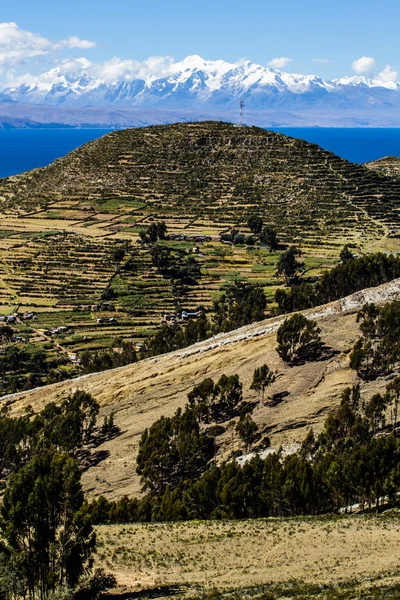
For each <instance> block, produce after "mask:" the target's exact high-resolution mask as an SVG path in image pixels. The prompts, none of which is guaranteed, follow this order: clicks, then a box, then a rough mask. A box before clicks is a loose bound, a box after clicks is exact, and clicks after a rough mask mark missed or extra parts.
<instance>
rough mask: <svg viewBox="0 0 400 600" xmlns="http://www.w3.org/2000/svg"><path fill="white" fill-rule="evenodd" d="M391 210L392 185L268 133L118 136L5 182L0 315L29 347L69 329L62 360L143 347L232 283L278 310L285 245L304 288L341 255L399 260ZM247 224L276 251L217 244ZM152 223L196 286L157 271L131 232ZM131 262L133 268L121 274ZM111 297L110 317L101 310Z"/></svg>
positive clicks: (0, 189)
mask: <svg viewBox="0 0 400 600" xmlns="http://www.w3.org/2000/svg"><path fill="white" fill-rule="evenodd" d="M399 207H400V181H399V180H397V179H393V178H389V177H387V176H385V175H382V174H381V173H380V172H378V171H376V172H375V171H373V170H371V169H366V168H365V167H363V166H360V165H353V164H351V163H349V162H347V161H345V160H342V159H340V158H339V157H337V156H335V155H333V154H331V153H329V152H325V151H324V150H322V149H321V148H319V147H318V146H315V145H312V144H309V143H307V142H303V141H301V140H295V139H292V138H288V137H285V136H283V135H281V134H277V133H273V132H268V131H264V130H262V129H257V128H253V127H252V128H249V127H243V128H238V127H234V126H232V125H230V124H225V123H216V122H208V123H196V124H178V125H171V126H156V127H150V128H144V129H136V130H125V131H118V132H113V133H111V134H108V135H107V136H105V137H104V138H101V139H99V140H96V141H94V142H91V143H89V144H86V145H85V146H83V147H82V148H80V149H78V150H75V151H74V152H72V153H71V154H69V155H67V156H66V157H64V158H61V159H58V160H57V161H55V162H54V163H53V164H52V165H50V166H49V167H46V168H43V169H38V170H35V171H32V172H29V173H26V174H22V175H19V176H16V177H11V178H8V179H5V180H1V181H0V216H1V221H2V226H1V230H0V258H1V266H0V313H2V314H4V315H8V314H11V313H13V312H15V311H17V310H18V311H19V312H29V311H34V312H35V313H36V315H37V320H36V322H35V327H34V328H33V329H34V331H33V332H32V333H29V331H27V329H26V328H25V329H24V330H23V331H24V335H25V336H28V337H29V336H30V337H29V339H32V336H36V335H37V332H39V334H40V333H43V332H45V331H46V330H47V329H48V328H49V327H57V326H64V327H67V330H66V331H64V332H63V333H62V334H61V335H60V336H59V340H60V345H61V346H62V347H64V348H65V349H66V351H70V352H81V351H82V350H84V349H86V348H87V349H95V348H105V347H109V346H112V345H113V340H114V339H115V338H116V337H123V338H124V339H130V340H133V341H135V342H140V341H142V340H143V339H144V338H146V337H147V336H148V335H149V334H151V333H152V332H154V330H155V328H156V327H157V326H159V323H160V320H161V317H162V314H163V313H164V312H168V311H171V310H173V309H174V308H176V307H177V306H180V307H181V308H187V309H194V308H196V307H197V306H199V305H203V306H205V307H206V308H207V307H209V306H210V305H211V303H212V301H213V299H214V298H215V296H216V295H218V293H219V291H220V290H221V288H223V286H224V285H226V283H227V282H229V281H232V280H234V279H236V278H238V277H240V278H242V279H244V280H248V281H251V282H259V283H261V284H262V285H263V286H264V288H265V290H266V293H267V296H269V297H270V298H272V297H273V294H274V292H275V290H276V289H277V287H280V286H281V285H282V283H283V282H282V280H281V279H280V278H278V277H277V276H276V274H275V265H276V262H277V259H278V256H279V252H281V251H282V249H284V247H285V244H290V243H295V244H297V245H298V246H300V247H301V249H302V252H303V259H302V260H304V261H305V264H306V277H315V276H318V275H319V274H320V273H321V271H322V270H324V269H327V268H330V267H332V266H333V265H334V264H336V262H337V260H338V255H339V252H340V250H341V248H342V247H343V245H344V244H345V243H350V244H352V245H353V247H354V248H355V251H356V252H357V253H362V252H365V251H372V250H378V249H384V250H388V251H389V250H390V251H397V250H398V249H399V246H400V244H399V240H398V239H397V231H398V228H399V223H400V215H399ZM250 214H259V215H260V216H262V218H263V219H264V222H265V223H267V224H274V225H275V227H276V228H277V230H278V233H279V237H280V240H281V248H280V250H279V251H278V252H276V253H274V252H269V250H268V248H266V247H263V246H261V245H259V244H257V245H256V246H245V245H237V246H236V245H235V246H233V245H226V244H223V243H221V241H220V239H219V235H220V233H222V232H224V231H227V230H230V229H232V228H234V229H236V230H239V231H240V232H243V233H245V234H249V233H250V231H249V229H248V227H247V225H246V223H247V219H248V216H249V215H250ZM159 220H163V221H165V222H166V224H167V233H168V234H169V235H183V236H186V237H185V239H184V240H180V241H177V240H169V241H166V242H165V243H166V244H167V245H168V246H169V247H170V248H171V250H172V251H173V252H175V253H179V252H180V253H181V254H182V255H187V254H193V255H195V257H196V260H197V261H198V263H199V264H200V267H201V274H202V276H201V279H200V280H199V281H198V283H197V284H196V285H185V286H176V285H175V284H174V282H173V281H171V280H170V279H166V278H163V276H162V275H161V274H160V273H159V272H157V270H156V269H155V268H154V267H153V266H152V264H151V260H150V256H149V251H148V250H149V249H148V247H146V246H144V245H143V244H141V243H140V241H139V232H140V231H141V230H142V229H144V228H146V227H147V226H149V225H150V224H151V223H153V222H154V221H159ZM196 236H208V237H209V238H211V240H210V241H204V240H203V241H198V240H196ZM121 245H123V246H124V248H125V251H126V254H125V259H124V261H123V262H122V264H121V265H116V263H115V261H114V260H113V251H114V249H115V248H116V247H118V246H121ZM130 259H131V260H132V261H133V263H134V265H135V268H134V269H133V270H126V269H124V265H125V263H126V262H128V260H130ZM109 286H111V287H112V289H113V292H114V298H113V299H112V306H111V307H110V306H105V305H103V306H99V303H100V300H101V295H102V293H103V292H104V291H105V290H106V289H107V287H109ZM114 309H115V310H114ZM99 318H100V319H110V318H113V319H114V321H113V322H112V323H111V322H109V323H108V324H107V325H104V324H102V323H98V322H97V319H99Z"/></svg>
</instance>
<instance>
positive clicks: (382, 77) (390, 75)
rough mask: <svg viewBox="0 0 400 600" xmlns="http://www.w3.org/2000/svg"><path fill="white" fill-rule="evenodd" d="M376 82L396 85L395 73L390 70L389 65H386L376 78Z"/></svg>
mask: <svg viewBox="0 0 400 600" xmlns="http://www.w3.org/2000/svg"><path fill="white" fill-rule="evenodd" d="M377 80H378V81H382V82H383V83H390V82H392V83H396V81H397V71H395V70H394V69H392V67H391V66H390V65H386V67H385V68H384V69H383V71H381V72H380V73H379V75H378V77H377Z"/></svg>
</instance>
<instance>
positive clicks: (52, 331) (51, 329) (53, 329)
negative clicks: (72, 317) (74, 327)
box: [44, 325, 68, 336]
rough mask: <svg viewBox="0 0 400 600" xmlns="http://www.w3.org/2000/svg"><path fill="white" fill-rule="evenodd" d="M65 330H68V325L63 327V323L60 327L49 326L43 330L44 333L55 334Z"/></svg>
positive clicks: (60, 333)
mask: <svg viewBox="0 0 400 600" xmlns="http://www.w3.org/2000/svg"><path fill="white" fill-rule="evenodd" d="M66 331H68V327H65V326H64V325H62V326H60V327H51V328H50V329H47V330H46V331H45V332H44V334H45V335H51V336H55V335H62V334H63V333H65V332H66Z"/></svg>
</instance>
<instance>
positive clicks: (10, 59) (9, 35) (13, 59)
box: [0, 22, 96, 70]
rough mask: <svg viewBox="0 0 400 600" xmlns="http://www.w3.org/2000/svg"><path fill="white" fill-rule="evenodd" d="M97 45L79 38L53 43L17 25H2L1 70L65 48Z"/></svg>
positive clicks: (0, 31)
mask: <svg viewBox="0 0 400 600" xmlns="http://www.w3.org/2000/svg"><path fill="white" fill-rule="evenodd" d="M95 45H96V44H95V42H91V41H89V40H81V39H80V38H78V37H69V38H67V39H64V40H60V41H57V42H53V41H51V40H49V39H47V38H45V37H42V36H41V35H38V34H36V33H32V32H31V31H26V30H24V29H21V28H20V27H18V25H17V24H16V23H12V22H10V23H0V70H1V69H3V68H4V67H8V68H9V67H13V66H16V65H18V64H22V63H24V62H26V61H27V60H28V59H30V58H34V57H37V56H42V55H45V54H49V53H51V52H54V51H57V50H61V49H64V48H86V49H88V48H93V47H94V46H95Z"/></svg>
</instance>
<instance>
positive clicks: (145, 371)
mask: <svg viewBox="0 0 400 600" xmlns="http://www.w3.org/2000/svg"><path fill="white" fill-rule="evenodd" d="M399 297H400V280H395V281H393V282H390V283H388V284H385V285H382V286H379V287H378V288H371V289H369V290H363V291H361V292H357V293H356V294H353V295H352V296H349V297H347V298H344V299H342V300H339V301H337V302H333V303H331V304H328V305H325V306H323V307H319V308H315V309H311V310H309V311H304V314H307V316H309V317H310V318H314V319H316V320H317V321H318V324H319V326H320V327H321V331H322V333H321V336H322V339H323V340H324V342H325V343H326V345H327V346H328V347H330V348H331V349H332V351H333V353H332V355H331V356H330V357H329V358H327V359H326V360H322V361H317V362H311V363H306V364H304V365H300V366H295V367H288V366H287V365H285V364H284V363H283V362H282V360H281V359H280V358H279V356H278V354H277V353H276V350H275V348H276V331H277V329H278V327H279V325H280V324H281V323H282V321H283V320H284V318H285V317H277V318H274V319H267V320H265V321H263V322H258V323H254V324H252V325H249V326H247V327H243V328H241V329H239V330H236V331H232V332H229V333H226V334H220V335H218V336H215V337H214V338H211V339H209V340H205V341H204V342H200V343H198V344H195V345H193V346H191V347H188V348H185V349H183V350H179V351H176V352H172V353H170V354H164V355H161V356H157V357H154V358H149V359H146V360H144V361H140V362H139V363H136V364H133V365H129V366H127V367H122V368H119V369H114V370H109V371H105V372H103V373H95V374H92V375H87V376H84V377H80V378H78V379H74V380H70V381H64V382H61V383H57V384H54V385H50V386H46V387H42V388H38V389H36V390H32V391H28V392H23V393H20V394H16V395H14V396H8V397H5V398H3V399H1V403H2V404H3V405H6V406H8V407H9V408H10V409H11V412H12V413H14V414H15V413H20V412H21V411H23V410H24V408H26V407H27V406H32V407H33V408H34V410H35V411H37V410H40V409H42V408H43V407H44V405H45V404H46V403H48V402H51V401H55V402H60V401H61V400H62V399H63V398H65V397H67V396H68V394H70V393H71V392H73V391H75V390H77V389H83V390H85V391H87V392H89V393H91V394H92V395H93V396H94V398H95V399H96V400H97V401H98V402H99V403H100V406H101V413H100V419H101V418H102V417H104V416H108V415H110V414H111V413H112V412H113V413H115V423H116V425H117V426H118V427H119V428H120V435H118V436H117V437H116V438H114V439H112V440H110V441H107V442H105V443H104V444H102V445H101V446H99V447H98V448H96V451H95V454H94V461H93V466H92V467H90V468H89V469H88V470H87V471H86V472H85V473H84V475H83V482H84V486H85V489H86V491H87V492H88V493H89V494H90V495H92V496H97V495H99V494H104V495H106V496H107V497H109V498H119V497H121V496H123V495H125V494H127V495H133V494H137V493H138V492H139V488H140V483H139V476H138V475H137V474H136V455H137V450H138V444H139V438H140V435H141V434H142V433H143V431H144V430H145V429H146V428H148V427H150V425H151V424H152V423H153V422H154V421H156V420H157V419H158V418H159V417H161V416H162V415H164V416H172V414H173V413H174V412H175V410H176V409H177V408H178V407H183V406H184V405H185V403H186V402H187V394H188V392H189V391H190V390H191V389H192V388H193V386H194V385H196V384H197V383H199V382H200V381H202V380H203V379H204V378H205V377H211V378H213V379H215V380H216V379H217V378H219V377H220V376H221V375H222V374H223V373H225V374H227V375H231V374H234V373H238V374H239V376H240V379H241V381H242V382H243V387H244V396H245V398H246V399H249V400H255V399H256V394H255V393H254V392H252V391H251V390H250V384H251V379H252V376H253V371H254V368H255V367H258V366H261V365H262V364H264V363H267V364H268V365H269V366H270V367H271V368H272V369H274V370H275V369H276V370H277V371H278V373H279V375H278V377H277V380H276V382H275V383H274V384H273V385H272V386H271V388H270V389H269V390H268V393H269V395H271V397H272V398H273V399H274V402H273V403H272V405H270V406H268V405H264V406H263V405H261V404H259V405H258V406H257V408H256V410H255V412H254V413H253V417H254V419H255V421H256V422H257V423H258V425H259V426H260V428H261V431H262V433H263V435H264V436H265V435H268V436H269V437H270V439H271V445H272V447H273V448H278V447H279V446H280V445H281V444H283V445H284V447H285V448H286V449H287V450H288V451H290V450H291V448H293V449H296V447H297V446H296V444H298V443H299V442H301V441H302V440H303V439H304V437H305V435H306V433H307V431H308V429H309V428H310V427H311V426H312V427H313V428H314V430H315V431H316V432H318V431H319V430H320V428H321V427H322V424H323V422H324V420H325V419H326V416H327V414H328V413H329V412H330V411H331V410H332V408H333V407H334V406H337V405H338V403H339V401H340V396H341V394H342V392H343V390H344V389H345V388H346V387H348V386H350V385H353V384H354V383H355V382H356V381H357V375H356V373H355V371H352V370H350V369H349V365H348V354H349V351H350V349H351V348H352V347H353V345H354V343H355V341H356V339H357V338H358V335H359V326H358V324H357V322H356V313H357V310H358V309H359V308H360V307H361V306H363V305H364V304H365V303H366V302H376V303H378V304H379V303H385V302H388V301H390V300H393V299H398V298H399ZM386 383H387V381H386V380H385V378H383V379H382V378H381V379H378V380H376V381H369V382H361V385H362V393H363V396H365V397H366V398H369V397H370V396H372V395H373V393H375V392H376V391H381V390H382V389H383V388H384V386H385V384H386ZM230 444H231V442H230V436H229V435H228V434H225V437H224V438H223V443H222V447H221V449H220V452H219V455H218V457H219V458H220V459H221V458H223V457H224V455H225V453H226V452H227V451H228V450H229V451H230V450H231V445H230ZM96 458H98V460H96Z"/></svg>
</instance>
